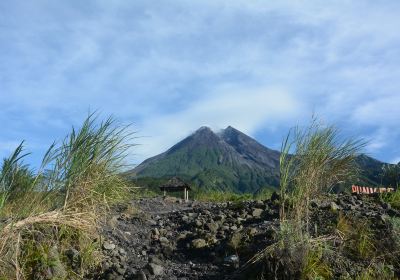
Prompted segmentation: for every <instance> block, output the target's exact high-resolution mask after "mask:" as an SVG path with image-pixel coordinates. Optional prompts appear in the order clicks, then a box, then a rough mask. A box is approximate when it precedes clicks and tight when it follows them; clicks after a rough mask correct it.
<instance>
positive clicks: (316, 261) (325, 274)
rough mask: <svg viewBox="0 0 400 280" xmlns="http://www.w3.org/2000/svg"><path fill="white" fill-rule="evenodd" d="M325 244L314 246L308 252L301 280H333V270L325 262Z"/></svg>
mask: <svg viewBox="0 0 400 280" xmlns="http://www.w3.org/2000/svg"><path fill="white" fill-rule="evenodd" d="M325 251H326V249H325V248H324V244H323V243H317V244H313V246H312V247H311V248H309V249H308V250H307V253H306V255H305V258H304V264H303V267H302V272H301V278H302V279H304V280H317V279H318V280H328V279H332V278H333V273H332V269H331V268H330V267H329V264H328V262H327V261H326V260H324V252H325Z"/></svg>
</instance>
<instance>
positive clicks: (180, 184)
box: [160, 177, 190, 201]
mask: <svg viewBox="0 0 400 280" xmlns="http://www.w3.org/2000/svg"><path fill="white" fill-rule="evenodd" d="M160 190H161V191H163V192H164V196H165V195H166V194H167V192H179V191H183V199H184V200H185V201H188V200H189V190H190V186H189V185H188V184H187V183H185V182H184V181H182V180H181V179H180V178H178V177H173V178H171V179H170V180H169V181H168V182H167V183H166V184H164V185H162V186H160Z"/></svg>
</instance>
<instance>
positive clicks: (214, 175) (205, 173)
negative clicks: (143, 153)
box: [130, 127, 279, 192]
mask: <svg viewBox="0 0 400 280" xmlns="http://www.w3.org/2000/svg"><path fill="white" fill-rule="evenodd" d="M130 174H131V175H135V176H136V177H137V178H146V177H151V178H163V177H165V178H167V177H171V176H180V177H182V178H184V179H186V180H190V181H191V182H192V183H193V184H194V185H196V186H198V187H199V188H204V189H214V190H215V189H217V190H230V191H235V192H254V191H257V190H258V189H259V188H262V187H271V188H274V187H277V186H278V185H279V184H278V182H279V152H277V151H273V150H270V149H268V148H266V147H264V146H263V145H261V144H260V143H258V142H257V141H255V140H254V139H252V138H251V137H249V136H247V135H245V134H244V133H242V132H240V131H238V130H236V129H234V128H232V127H228V128H226V129H225V130H223V131H221V132H220V133H218V134H216V133H214V132H213V131H212V130H211V129H210V128H208V127H202V128H200V129H199V130H197V131H196V132H195V133H194V134H192V135H190V136H189V137H187V138H186V139H184V140H182V141H181V142H179V143H178V144H176V145H175V146H173V147H172V148H170V149H169V150H168V151H166V152H165V153H162V154H160V155H158V156H155V157H153V158H150V159H148V160H146V161H144V162H143V163H142V164H140V165H139V166H138V167H136V168H135V169H134V170H132V171H131V172H130Z"/></svg>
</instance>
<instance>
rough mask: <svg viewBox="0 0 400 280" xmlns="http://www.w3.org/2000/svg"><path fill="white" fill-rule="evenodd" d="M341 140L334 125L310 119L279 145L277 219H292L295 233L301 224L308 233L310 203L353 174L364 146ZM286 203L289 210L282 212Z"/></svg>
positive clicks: (354, 141) (357, 142) (360, 143)
mask: <svg viewBox="0 0 400 280" xmlns="http://www.w3.org/2000/svg"><path fill="white" fill-rule="evenodd" d="M341 139H342V138H341V136H340V134H339V131H338V130H337V129H336V128H335V127H334V126H324V125H322V124H321V123H319V122H317V121H316V120H315V119H313V121H312V123H311V125H310V126H309V127H308V128H306V129H300V128H296V129H294V130H293V131H292V132H290V133H289V134H288V136H287V138H286V140H285V141H284V142H283V145H282V149H281V159H280V168H281V170H280V172H281V213H280V214H281V220H284V219H287V218H289V219H293V221H294V222H295V224H296V225H297V226H298V228H299V229H298V233H299V234H301V232H302V230H303V225H305V226H306V231H308V221H309V204H310V200H311V199H314V198H317V197H318V196H320V195H321V194H322V193H325V192H329V191H330V190H331V189H332V188H333V187H334V186H335V185H337V184H340V183H342V182H345V181H348V180H349V179H350V178H352V177H354V176H355V174H357V171H358V169H357V165H356V158H357V155H358V154H359V152H360V150H361V148H362V147H363V146H364V143H363V142H361V141H357V140H345V141H343V140H341ZM291 151H293V153H292V154H290V152H291ZM289 200H290V201H291V207H290V209H289V212H285V210H286V209H285V207H286V206H287V202H288V201H289Z"/></svg>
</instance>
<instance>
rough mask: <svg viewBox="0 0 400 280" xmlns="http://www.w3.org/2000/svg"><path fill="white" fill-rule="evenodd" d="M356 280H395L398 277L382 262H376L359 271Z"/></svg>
mask: <svg viewBox="0 0 400 280" xmlns="http://www.w3.org/2000/svg"><path fill="white" fill-rule="evenodd" d="M355 279H356V280H376V279H381V280H395V279H398V278H397V277H396V276H395V275H394V272H393V271H392V269H391V268H390V267H389V266H387V265H385V264H384V263H377V264H374V265H373V266H370V267H368V268H367V269H365V270H364V271H363V272H361V273H360V274H359V275H357V277H356V278H355Z"/></svg>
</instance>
